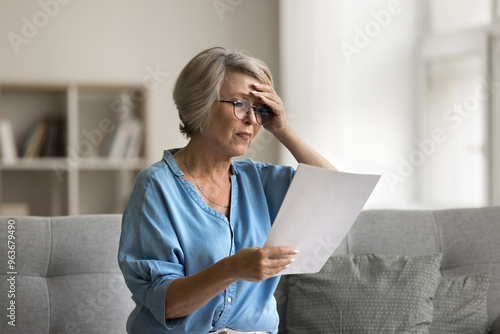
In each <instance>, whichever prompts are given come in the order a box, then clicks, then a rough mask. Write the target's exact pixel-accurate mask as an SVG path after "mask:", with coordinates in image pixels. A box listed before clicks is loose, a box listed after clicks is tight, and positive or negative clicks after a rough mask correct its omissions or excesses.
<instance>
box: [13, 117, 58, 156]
mask: <svg viewBox="0 0 500 334" xmlns="http://www.w3.org/2000/svg"><path fill="white" fill-rule="evenodd" d="M65 137H66V127H65V121H64V119H61V118H59V117H49V118H45V119H42V120H40V121H38V122H36V123H35V124H34V125H33V126H32V128H31V130H30V131H29V133H28V135H27V137H26V139H25V141H24V145H23V150H22V153H21V155H22V156H23V157H25V158H36V157H61V156H64V155H65V152H64V150H65V143H66V141H65Z"/></svg>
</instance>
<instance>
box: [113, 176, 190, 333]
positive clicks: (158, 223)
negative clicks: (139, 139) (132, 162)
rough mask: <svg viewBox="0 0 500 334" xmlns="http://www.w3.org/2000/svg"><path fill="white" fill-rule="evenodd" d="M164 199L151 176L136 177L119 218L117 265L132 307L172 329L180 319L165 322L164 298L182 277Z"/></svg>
mask: <svg viewBox="0 0 500 334" xmlns="http://www.w3.org/2000/svg"><path fill="white" fill-rule="evenodd" d="M165 195H166V194H165V186H164V185H162V184H161V183H160V182H159V181H158V180H157V179H156V178H155V175H154V173H151V172H148V171H142V172H141V173H139V175H138V176H137V178H136V182H135V184H134V189H133V191H132V195H131V197H130V200H129V203H128V204H127V207H126V209H125V212H124V214H123V219H122V231H121V237H120V246H119V251H118V261H119V265H120V269H121V271H122V273H123V275H124V278H125V282H126V284H127V286H128V288H129V289H130V291H131V292H132V295H133V297H134V299H135V301H136V303H137V302H138V303H141V304H142V305H143V306H144V307H146V308H147V309H148V310H149V311H150V312H151V313H152V314H153V316H154V317H155V318H156V319H157V320H158V321H159V322H160V323H161V324H163V325H164V326H165V327H166V328H168V329H172V328H173V327H175V325H176V323H177V324H178V323H179V320H180V319H176V320H175V321H166V320H165V296H166V292H167V289H168V287H169V286H170V284H171V283H172V281H173V280H175V279H176V278H178V277H182V276H185V271H184V266H183V263H184V254H183V252H182V248H181V247H180V242H179V240H178V237H177V235H176V233H175V228H174V225H173V222H172V219H171V217H170V215H169V212H168V206H167V205H166V202H165V201H166V199H165Z"/></svg>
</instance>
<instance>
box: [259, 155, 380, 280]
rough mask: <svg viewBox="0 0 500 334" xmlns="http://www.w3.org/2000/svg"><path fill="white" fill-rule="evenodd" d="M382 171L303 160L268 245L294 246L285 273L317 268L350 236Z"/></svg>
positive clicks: (309, 271)
mask: <svg viewBox="0 0 500 334" xmlns="http://www.w3.org/2000/svg"><path fill="white" fill-rule="evenodd" d="M379 179H380V175H367V174H352V173H344V172H337V171H333V170H329V169H325V168H319V167H314V166H309V165H305V164H299V167H297V170H296V172H295V176H294V177H293V180H292V182H291V184H290V187H289V189H288V192H287V193H286V195H285V199H284V200H283V203H282V205H281V207H280V210H279V212H278V215H277V216H276V219H275V221H274V224H273V227H272V228H271V231H270V232H269V235H268V236H267V240H266V242H265V244H264V247H275V246H291V247H295V249H298V250H299V253H298V254H297V255H294V257H295V262H293V263H292V264H291V265H290V267H288V268H287V269H285V270H283V271H282V272H281V273H280V274H281V275H288V274H301V273H316V272H318V271H320V270H321V268H322V267H323V265H324V264H325V263H326V261H327V260H328V258H329V257H330V255H331V254H332V253H333V252H334V251H335V249H336V248H337V247H338V245H339V244H340V242H341V241H342V240H343V239H344V237H345V236H346V235H347V232H349V230H350V229H351V227H352V225H353V224H354V222H355V221H356V218H357V217H358V216H359V213H360V212H361V210H362V209H363V206H364V205H365V203H366V201H367V200H368V198H369V197H370V194H371V193H372V191H373V189H374V188H375V185H376V184H377V182H378V180H379Z"/></svg>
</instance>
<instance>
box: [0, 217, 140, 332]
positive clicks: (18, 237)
mask: <svg viewBox="0 0 500 334" xmlns="http://www.w3.org/2000/svg"><path fill="white" fill-rule="evenodd" d="M9 226H14V227H9ZM120 228H121V215H96V216H73V217H56V218H45V217H19V218H11V219H9V218H7V217H1V219H0V254H1V257H2V259H1V260H0V291H1V293H2V295H1V297H0V309H1V310H2V312H1V314H2V321H1V322H0V333H33V334H34V333H53V334H56V333H57V334H61V333H89V334H90V333H102V334H104V333H106V334H111V333H117V334H118V333H120V334H122V333H125V325H126V320H127V317H128V315H129V314H130V312H131V311H132V309H133V307H134V303H133V301H132V300H131V298H130V296H131V295H130V292H129V290H128V289H127V287H126V285H125V282H124V280H123V276H122V274H121V272H120V269H119V268H118V263H117V252H118V241H119V238H120ZM10 235H13V237H14V238H15V239H13V238H11V243H10V245H9V243H8V238H9V236H10ZM12 242H13V243H12ZM9 246H10V247H11V248H14V249H13V251H14V253H10V254H11V255H12V254H13V255H15V260H14V261H15V264H14V266H13V267H11V268H9V267H8V262H7V256H8V254H9V253H8V250H9V249H8V248H9ZM11 272H14V273H15V274H8V273H11ZM9 278H14V279H13V280H12V279H11V280H10V281H8V279H9ZM9 290H11V291H14V292H15V296H14V295H11V296H10V297H12V298H10V297H9V296H7V291H9ZM6 297H7V298H6ZM12 301H14V302H15V304H14V305H15V310H13V311H12V310H11V311H8V314H10V313H12V314H13V315H14V316H15V327H13V326H12V325H9V324H8V321H9V318H6V317H5V312H6V310H7V309H8V308H9V307H10V303H11V302H12ZM8 314H7V315H8Z"/></svg>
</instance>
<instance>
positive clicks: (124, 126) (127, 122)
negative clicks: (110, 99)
mask: <svg viewBox="0 0 500 334" xmlns="http://www.w3.org/2000/svg"><path fill="white" fill-rule="evenodd" d="M141 146H142V122H141V121H140V120H139V119H137V118H136V117H127V118H126V119H124V120H121V121H120V122H119V123H118V126H117V129H116V132H115V136H114V137H113V141H112V143H111V148H110V150H109V157H110V158H115V159H126V158H137V157H139V154H140V151H141Z"/></svg>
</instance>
